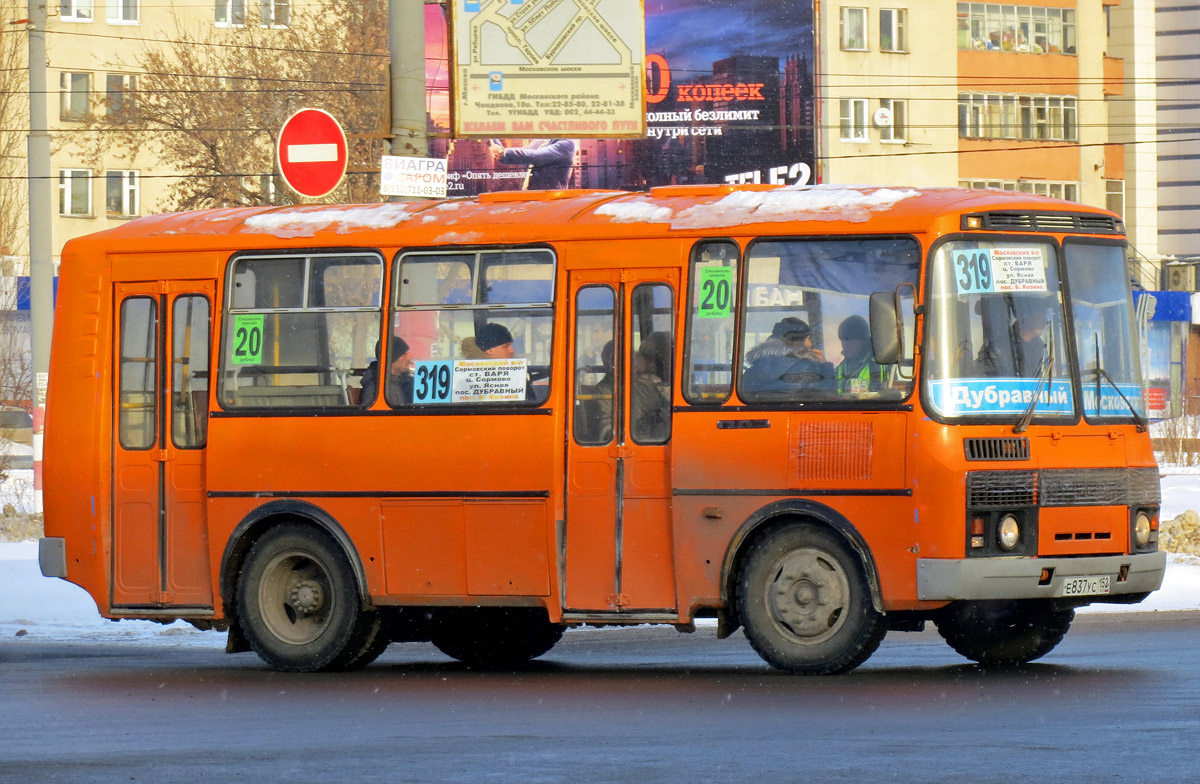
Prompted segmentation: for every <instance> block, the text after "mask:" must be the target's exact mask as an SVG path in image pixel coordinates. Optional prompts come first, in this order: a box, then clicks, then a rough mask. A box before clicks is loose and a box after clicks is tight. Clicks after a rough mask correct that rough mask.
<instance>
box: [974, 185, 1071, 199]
mask: <svg viewBox="0 0 1200 784" xmlns="http://www.w3.org/2000/svg"><path fill="white" fill-rule="evenodd" d="M958 184H959V187H962V188H998V189H1000V190H1005V191H1020V192H1021V193H1036V194H1039V195H1041V196H1053V197H1054V198H1056V199H1066V200H1068V201H1079V183H1077V182H1050V181H1049V180H959V181H958Z"/></svg>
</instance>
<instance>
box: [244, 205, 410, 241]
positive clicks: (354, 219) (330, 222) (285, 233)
mask: <svg viewBox="0 0 1200 784" xmlns="http://www.w3.org/2000/svg"><path fill="white" fill-rule="evenodd" d="M410 206H412V205H409V204H371V205H354V206H321V207H317V206H312V207H296V208H293V209H288V210H283V211H278V212H266V213H262V214H259V215H252V216H250V217H249V218H247V219H246V222H245V223H244V224H243V226H244V227H245V228H244V230H245V231H251V232H261V233H264V234H273V235H275V236H276V237H311V236H313V235H314V234H316V233H317V232H318V231H320V230H322V229H327V228H330V229H333V230H334V231H336V232H337V233H338V234H348V233H350V232H352V231H356V230H358V229H388V228H391V227H393V226H397V225H399V224H401V223H403V222H405V221H407V220H411V219H412V218H413V217H415V216H416V214H417V213H416V212H413V211H412V210H410V209H409V208H410Z"/></svg>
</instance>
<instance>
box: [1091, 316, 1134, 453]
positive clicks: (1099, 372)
mask: <svg viewBox="0 0 1200 784" xmlns="http://www.w3.org/2000/svg"><path fill="white" fill-rule="evenodd" d="M1095 345H1096V369H1095V370H1093V371H1091V372H1092V373H1095V374H1096V416H1100V379H1101V378H1103V379H1104V380H1105V381H1107V382H1108V385H1109V386H1110V387H1112V388H1113V391H1114V392H1116V393H1117V394H1118V395H1120V396H1121V400H1123V401H1124V402H1125V406H1126V407H1127V408H1128V409H1129V413H1130V414H1133V424H1134V425H1135V426H1136V427H1137V431H1138V432H1139V433H1145V432H1146V431H1147V430H1149V429H1150V425H1149V424H1148V423H1147V422H1146V420H1145V419H1143V418H1142V415H1141V414H1139V413H1138V412H1137V409H1136V408H1134V407H1133V403H1130V402H1129V398H1127V397H1125V393H1124V392H1122V391H1121V388H1120V387H1119V386H1117V382H1116V381H1113V378H1112V376H1110V375H1108V371H1107V370H1105V369H1104V367H1103V366H1102V365H1101V364H1100V337H1099V336H1097V337H1096V341H1095ZM1084 372H1085V373H1086V372H1088V371H1084Z"/></svg>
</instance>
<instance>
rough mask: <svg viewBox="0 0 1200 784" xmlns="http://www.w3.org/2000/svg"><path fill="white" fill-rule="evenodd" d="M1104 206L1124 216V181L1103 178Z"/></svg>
mask: <svg viewBox="0 0 1200 784" xmlns="http://www.w3.org/2000/svg"><path fill="white" fill-rule="evenodd" d="M1104 206H1105V207H1107V208H1108V209H1110V210H1112V211H1113V212H1115V213H1117V214H1118V215H1120V216H1121V217H1122V218H1124V217H1125V181H1124V180H1105V181H1104Z"/></svg>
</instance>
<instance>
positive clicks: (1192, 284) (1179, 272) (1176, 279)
mask: <svg viewBox="0 0 1200 784" xmlns="http://www.w3.org/2000/svg"><path fill="white" fill-rule="evenodd" d="M1165 271H1166V274H1167V291H1195V290H1196V267H1195V265H1194V264H1172V265H1169V266H1167V267H1166V268H1165Z"/></svg>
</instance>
